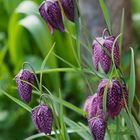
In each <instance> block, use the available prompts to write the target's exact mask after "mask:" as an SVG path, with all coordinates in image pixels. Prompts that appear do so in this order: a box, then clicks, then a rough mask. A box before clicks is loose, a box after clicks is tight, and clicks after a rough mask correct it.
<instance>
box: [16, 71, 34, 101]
mask: <svg viewBox="0 0 140 140" xmlns="http://www.w3.org/2000/svg"><path fill="white" fill-rule="evenodd" d="M15 79H16V84H17V89H18V92H19V95H20V97H21V99H22V100H23V101H25V102H27V103H28V102H30V101H31V95H32V86H31V84H33V83H34V74H33V73H31V72H30V71H29V70H27V69H24V70H23V69H22V70H20V72H19V73H18V74H17V75H16V77H15Z"/></svg>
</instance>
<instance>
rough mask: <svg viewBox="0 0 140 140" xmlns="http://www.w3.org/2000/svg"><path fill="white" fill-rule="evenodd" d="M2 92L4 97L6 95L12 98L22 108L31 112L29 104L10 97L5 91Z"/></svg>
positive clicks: (0, 90)
mask: <svg viewBox="0 0 140 140" xmlns="http://www.w3.org/2000/svg"><path fill="white" fill-rule="evenodd" d="M0 92H2V93H3V94H4V95H6V96H7V97H8V98H10V99H11V100H12V101H14V102H15V103H17V104H18V105H19V106H21V107H22V108H24V109H26V110H27V111H29V112H31V110H32V108H31V107H29V106H28V105H27V104H25V103H23V102H22V101H20V100H18V99H16V98H15V97H12V96H11V95H9V94H8V93H7V92H5V91H3V90H2V89H0Z"/></svg>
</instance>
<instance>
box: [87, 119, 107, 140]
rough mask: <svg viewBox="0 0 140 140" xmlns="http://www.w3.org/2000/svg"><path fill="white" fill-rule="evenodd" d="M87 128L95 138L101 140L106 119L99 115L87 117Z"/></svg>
mask: <svg viewBox="0 0 140 140" xmlns="http://www.w3.org/2000/svg"><path fill="white" fill-rule="evenodd" d="M88 123H89V128H90V130H91V133H92V135H93V137H94V139H95V140H103V139H104V136H105V131H106V121H105V120H104V119H103V118H100V117H98V116H97V117H93V118H92V119H89V121H88Z"/></svg>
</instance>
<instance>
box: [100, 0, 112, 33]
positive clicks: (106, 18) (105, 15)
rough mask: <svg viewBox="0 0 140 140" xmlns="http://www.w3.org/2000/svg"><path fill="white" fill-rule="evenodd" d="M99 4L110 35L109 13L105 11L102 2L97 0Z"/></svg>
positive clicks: (105, 7)
mask: <svg viewBox="0 0 140 140" xmlns="http://www.w3.org/2000/svg"><path fill="white" fill-rule="evenodd" d="M99 3H100V7H101V9H102V12H103V15H104V19H105V21H106V24H107V27H108V29H109V32H110V34H112V26H111V19H110V16H109V11H108V9H107V6H106V4H105V2H104V0H99Z"/></svg>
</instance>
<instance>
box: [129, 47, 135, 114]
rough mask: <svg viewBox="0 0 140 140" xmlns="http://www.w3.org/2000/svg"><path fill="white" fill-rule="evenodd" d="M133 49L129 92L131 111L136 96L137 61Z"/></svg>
mask: <svg viewBox="0 0 140 140" xmlns="http://www.w3.org/2000/svg"><path fill="white" fill-rule="evenodd" d="M130 49H131V68H130V79H129V94H128V107H129V111H130V112H131V107H132V104H133V100H134V96H135V61H134V51H133V49H132V48H130Z"/></svg>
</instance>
